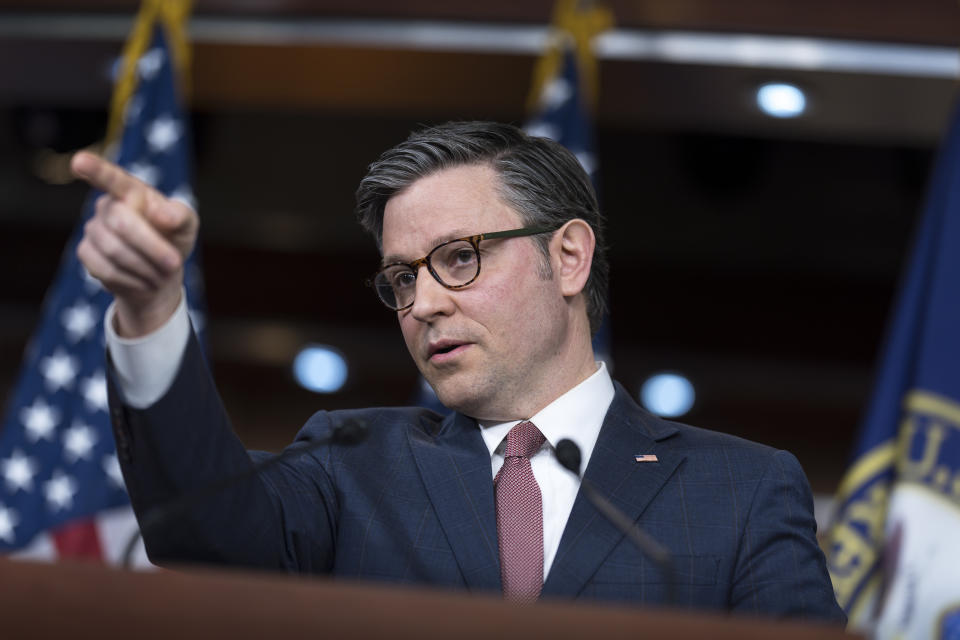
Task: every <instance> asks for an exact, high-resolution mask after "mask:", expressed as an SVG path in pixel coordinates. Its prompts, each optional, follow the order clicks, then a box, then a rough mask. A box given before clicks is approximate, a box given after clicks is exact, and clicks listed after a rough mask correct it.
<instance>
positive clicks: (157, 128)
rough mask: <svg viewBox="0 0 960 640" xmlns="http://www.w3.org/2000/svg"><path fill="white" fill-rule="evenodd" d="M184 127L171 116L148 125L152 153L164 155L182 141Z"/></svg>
mask: <svg viewBox="0 0 960 640" xmlns="http://www.w3.org/2000/svg"><path fill="white" fill-rule="evenodd" d="M181 129H182V127H181V126H180V123H179V122H177V121H176V120H174V119H173V118H171V117H170V116H160V117H159V118H157V119H156V120H154V121H153V122H151V123H150V124H148V125H147V130H146V137H147V144H148V145H149V146H150V151H152V152H153V153H164V152H165V151H167V150H168V149H171V148H173V145H175V144H176V143H177V141H178V140H179V139H180V133H181Z"/></svg>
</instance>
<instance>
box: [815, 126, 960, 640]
mask: <svg viewBox="0 0 960 640" xmlns="http://www.w3.org/2000/svg"><path fill="white" fill-rule="evenodd" d="M837 504H838V507H837V514H836V517H835V521H834V523H833V525H832V527H831V529H830V531H829V534H828V536H827V554H828V559H829V566H830V573H831V576H832V578H833V582H834V587H835V589H836V592H837V599H838V601H839V602H840V604H841V606H843V607H844V608H845V609H846V611H847V613H848V615H849V617H850V623H851V625H852V626H856V627H859V628H866V629H872V630H874V631H875V632H876V634H877V637H884V638H886V637H909V638H947V637H951V638H953V637H958V636H956V635H951V633H953V634H956V633H957V631H958V630H960V545H958V544H957V542H956V541H957V540H958V539H960V111H958V112H957V113H956V114H955V115H954V120H953V125H952V128H951V130H950V132H949V134H948V136H947V138H946V140H945V142H944V144H943V147H942V149H941V152H940V157H939V159H938V162H937V166H936V170H935V173H934V175H933V180H932V181H931V184H930V191H929V193H928V200H927V204H926V210H925V211H924V214H923V218H922V220H921V224H920V227H919V229H918V233H917V237H916V239H915V243H914V246H913V250H912V255H911V257H910V261H909V263H908V265H907V269H906V272H905V275H904V280H903V282H902V283H901V288H900V291H899V294H898V298H897V301H896V306H895V308H894V312H893V317H892V319H891V323H890V326H889V328H888V335H887V339H886V344H885V346H884V350H883V352H882V357H881V360H880V368H879V371H878V375H877V379H876V382H875V386H874V390H873V396H872V398H871V400H870V404H869V406H868V409H867V412H866V416H865V420H864V422H863V424H862V425H861V430H860V435H859V441H858V444H857V447H856V450H855V452H854V456H853V463H852V465H851V467H850V469H849V471H848V472H847V475H846V476H845V477H844V479H843V481H842V483H841V486H840V489H839V490H838V495H837ZM951 629H952V630H953V631H951Z"/></svg>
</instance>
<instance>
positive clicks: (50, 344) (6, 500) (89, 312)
mask: <svg viewBox="0 0 960 640" xmlns="http://www.w3.org/2000/svg"><path fill="white" fill-rule="evenodd" d="M145 34H146V36H147V37H149V38H152V39H151V40H149V41H147V42H144V45H145V46H144V49H145V52H144V53H143V55H142V56H140V57H139V59H138V60H137V63H136V70H135V73H136V76H137V83H136V90H135V92H134V93H133V95H132V97H131V98H130V100H129V101H127V103H126V105H125V112H124V124H123V132H122V136H121V139H120V141H119V149H118V156H117V162H118V163H119V164H120V165H121V166H122V167H124V168H125V169H126V170H127V171H129V172H130V173H131V174H133V175H135V176H137V177H138V178H140V179H141V180H143V181H144V182H147V183H149V184H151V185H153V186H155V187H156V188H157V189H158V190H160V191H161V192H163V193H164V194H167V195H169V196H172V197H176V198H180V199H182V200H183V201H185V202H187V203H188V204H190V205H191V206H194V207H195V206H196V205H195V204H194V202H193V195H192V191H191V186H190V145H189V136H188V132H187V120H186V117H185V114H184V111H183V109H182V107H181V105H180V101H179V98H178V90H177V83H176V82H175V78H174V76H175V73H174V67H173V64H172V62H171V56H170V53H169V47H168V44H167V39H166V34H165V32H164V29H163V28H162V27H160V26H159V25H156V24H155V25H154V26H153V28H152V30H147V31H146V32H145ZM147 44H149V46H146V45H147ZM131 73H133V70H132V69H131ZM97 195H99V194H97V193H94V194H91V196H90V198H89V199H88V201H87V203H86V205H85V207H84V213H83V216H82V220H81V222H80V224H78V225H77V228H76V230H75V231H74V233H73V236H72V238H71V240H70V242H69V243H68V245H67V247H66V249H65V251H64V255H63V258H62V261H61V265H60V269H59V271H58V274H57V276H56V279H55V281H54V283H53V286H52V287H51V288H50V290H49V291H48V293H47V296H46V300H45V302H44V306H43V310H42V318H41V321H40V325H39V327H38V328H37V330H36V333H35V334H34V336H33V337H32V339H31V342H30V344H29V346H28V348H27V351H26V354H25V360H24V363H23V367H22V370H21V373H20V377H19V380H18V382H17V385H16V387H15V390H14V393H13V395H12V397H11V398H10V400H9V403H8V408H7V412H6V416H5V417H4V419H3V425H2V431H0V552H5V553H9V552H18V553H19V555H25V556H27V557H37V558H58V557H65V556H85V557H98V558H100V559H102V560H104V561H107V562H115V561H117V560H118V559H119V554H120V553H121V551H122V547H123V545H124V542H125V540H124V538H126V537H128V536H129V533H130V530H131V528H132V527H134V526H135V523H134V522H133V518H132V512H131V511H130V509H129V499H128V497H127V494H126V491H125V489H124V485H123V478H122V477H121V475H120V468H119V466H118V464H117V456H116V450H115V447H114V442H113V435H112V432H111V428H110V421H109V418H108V411H107V391H106V383H105V351H104V337H103V335H104V333H103V317H104V312H105V310H106V308H107V306H108V305H109V304H110V302H111V300H112V297H111V296H110V294H109V293H107V292H106V291H105V290H104V289H103V288H102V287H101V285H100V283H99V282H98V281H97V280H95V279H94V278H92V277H91V276H90V275H89V274H88V273H87V272H86V270H85V269H84V268H83V266H82V265H81V264H80V262H79V261H78V260H77V257H76V249H77V243H78V242H79V240H80V238H81V236H82V231H83V224H84V222H86V221H87V220H88V219H89V218H90V217H91V216H92V215H93V202H94V200H95V198H96V197H97ZM185 273H186V283H187V298H188V304H189V306H190V309H191V318H192V319H193V321H194V326H195V327H196V328H197V329H198V330H201V329H202V327H203V317H202V312H201V311H200V309H201V307H200V306H199V305H200V304H201V299H202V282H201V276H200V271H199V267H198V262H197V257H196V256H192V257H191V259H190V260H189V261H188V262H187V265H186V270H185Z"/></svg>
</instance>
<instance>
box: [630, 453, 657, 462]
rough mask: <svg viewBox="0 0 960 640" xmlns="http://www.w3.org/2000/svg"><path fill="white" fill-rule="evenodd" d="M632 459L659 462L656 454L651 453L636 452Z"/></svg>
mask: <svg viewBox="0 0 960 640" xmlns="http://www.w3.org/2000/svg"><path fill="white" fill-rule="evenodd" d="M633 459H634V460H636V461H637V462H660V460H659V459H658V458H657V456H656V455H654V454H652V453H638V454H637V455H635V456H633Z"/></svg>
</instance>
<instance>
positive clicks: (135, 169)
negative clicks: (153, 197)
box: [127, 162, 160, 187]
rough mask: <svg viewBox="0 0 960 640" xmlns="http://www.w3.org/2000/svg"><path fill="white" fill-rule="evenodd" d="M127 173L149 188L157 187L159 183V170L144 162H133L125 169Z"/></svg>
mask: <svg viewBox="0 0 960 640" xmlns="http://www.w3.org/2000/svg"><path fill="white" fill-rule="evenodd" d="M127 173H129V174H130V175H132V176H133V177H134V178H136V179H137V180H140V181H141V182H145V183H146V184H148V185H150V186H151V187H155V186H157V183H158V182H160V170H159V169H157V168H156V167H155V166H153V165H152V164H148V163H146V162H134V163H133V164H131V165H130V166H129V167H127Z"/></svg>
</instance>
